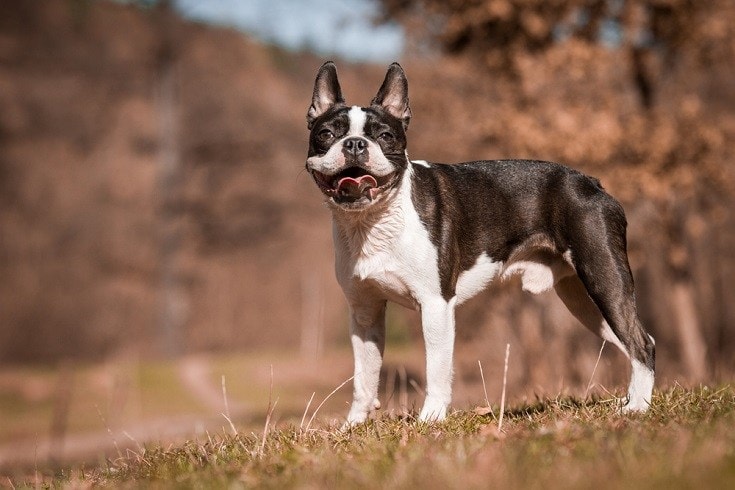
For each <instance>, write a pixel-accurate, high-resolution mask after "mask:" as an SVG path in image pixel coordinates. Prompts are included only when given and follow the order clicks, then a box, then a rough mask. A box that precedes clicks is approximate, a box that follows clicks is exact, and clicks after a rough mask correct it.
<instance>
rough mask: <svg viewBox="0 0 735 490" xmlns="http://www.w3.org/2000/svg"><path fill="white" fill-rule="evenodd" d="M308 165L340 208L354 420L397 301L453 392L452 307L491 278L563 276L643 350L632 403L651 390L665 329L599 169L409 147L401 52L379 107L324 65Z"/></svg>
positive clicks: (587, 311)
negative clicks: (429, 158)
mask: <svg viewBox="0 0 735 490" xmlns="http://www.w3.org/2000/svg"><path fill="white" fill-rule="evenodd" d="M306 118H307V121H308V126H309V129H310V130H311V133H310V136H309V155H308V158H307V160H306V169H307V170H308V172H309V173H310V174H311V175H312V177H313V178H314V181H315V182H316V184H317V186H318V187H319V189H321V191H322V193H324V195H325V196H326V198H327V204H328V205H329V207H330V208H331V210H332V219H333V234H334V245H335V253H336V274H337V280H338V281H339V283H340V285H341V287H342V289H343V291H344V294H345V296H346V298H347V301H348V303H349V306H350V315H351V325H350V332H351V336H352V347H353V349H354V356H355V377H354V397H353V401H352V407H351V409H350V412H349V415H348V416H347V422H348V423H349V424H354V423H359V422H362V421H364V420H365V419H366V418H367V416H368V414H369V413H370V411H371V410H373V409H376V408H379V407H380V402H379V401H378V398H377V395H378V380H379V374H380V366H381V363H382V356H383V348H384V345H385V308H386V302H387V301H394V302H396V303H398V304H401V305H404V306H406V307H408V308H412V309H418V310H419V311H420V312H421V321H422V328H423V334H424V340H425V343H426V384H427V387H426V400H425V402H424V406H423V408H422V409H421V414H420V419H421V420H441V419H443V418H444V417H445V415H446V412H447V407H448V405H449V403H450V401H451V397H452V356H453V349H454V310H455V308H456V307H457V305H459V304H461V303H462V302H464V301H466V300H467V299H469V298H471V297H472V296H474V295H475V294H477V293H478V292H480V291H481V290H482V289H484V288H485V287H486V286H487V285H488V284H489V283H490V282H491V281H493V279H496V278H499V277H500V278H503V277H508V276H511V275H514V274H518V275H520V276H521V280H522V284H523V289H524V290H526V291H530V292H532V293H540V292H542V291H546V290H548V289H550V288H552V287H553V288H554V289H555V291H556V293H557V294H558V295H559V297H560V298H561V300H562V301H563V302H564V304H565V305H566V306H567V307H568V308H569V310H570V311H571V312H572V314H574V316H575V317H576V318H578V319H579V321H580V322H582V324H583V325H585V326H586V327H587V328H588V329H590V330H592V331H593V332H594V333H596V334H597V335H599V336H600V337H601V338H603V339H605V340H607V341H608V342H611V343H613V344H615V345H616V346H618V347H619V348H620V350H622V351H623V352H624V353H625V355H626V356H628V358H629V359H630V363H631V370H632V373H631V379H630V385H629V387H628V397H627V403H626V404H625V406H624V407H623V409H624V410H625V411H645V410H646V409H647V408H648V406H649V404H650V402H651V392H652V389H653V378H654V341H653V338H652V337H651V336H649V335H648V334H647V333H646V332H645V330H644V329H643V327H642V326H641V323H640V321H639V320H638V317H637V314H636V305H635V299H634V293H633V278H632V275H631V271H630V267H629V265H628V258H627V253H626V237H625V228H626V220H625V215H624V212H623V209H622V207H621V206H620V204H619V203H618V202H617V201H616V200H615V199H614V198H612V197H611V196H610V195H609V194H607V193H606V192H605V191H604V190H603V188H602V186H601V185H600V183H599V181H598V180H596V179H593V178H591V177H587V176H585V175H583V174H581V173H579V172H577V171H575V170H572V169H570V168H567V167H564V166H562V165H558V164H555V163H549V162H541V161H531V160H494V161H477V162H469V163H460V164H456V165H444V164H437V163H428V162H426V161H422V160H414V161H411V160H409V159H408V154H407V152H406V129H407V128H408V123H409V121H410V119H411V110H410V109H409V106H408V83H407V81H406V76H405V74H404V72H403V69H402V68H401V67H400V65H398V64H397V63H394V64H392V65H391V66H390V68H389V69H388V73H387V74H386V77H385V81H384V82H383V85H382V86H381V87H380V90H378V93H377V95H376V96H375V98H374V99H373V100H372V102H371V104H370V106H369V107H359V106H348V105H346V104H345V101H344V98H343V97H342V91H341V88H340V85H339V81H338V80H337V70H336V68H335V65H334V63H332V62H327V63H325V64H324V65H322V67H321V68H320V69H319V73H318V75H317V77H316V83H315V86H314V95H313V99H312V103H311V107H309V111H308V113H307V116H306Z"/></svg>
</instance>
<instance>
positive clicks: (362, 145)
mask: <svg viewBox="0 0 735 490" xmlns="http://www.w3.org/2000/svg"><path fill="white" fill-rule="evenodd" d="M342 147H343V148H344V149H345V151H346V152H347V153H350V154H352V155H355V156H357V155H359V154H360V153H362V152H364V151H365V149H366V148H367V141H366V140H365V138H347V139H346V140H345V141H344V143H342Z"/></svg>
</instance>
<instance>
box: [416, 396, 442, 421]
mask: <svg viewBox="0 0 735 490" xmlns="http://www.w3.org/2000/svg"><path fill="white" fill-rule="evenodd" d="M448 405H449V404H448V403H444V402H442V401H439V400H436V399H432V398H427V399H426V401H425V402H424V407H423V408H422V409H421V413H420V414H419V420H421V421H422V422H440V421H442V420H444V418H446V416H447V406H448Z"/></svg>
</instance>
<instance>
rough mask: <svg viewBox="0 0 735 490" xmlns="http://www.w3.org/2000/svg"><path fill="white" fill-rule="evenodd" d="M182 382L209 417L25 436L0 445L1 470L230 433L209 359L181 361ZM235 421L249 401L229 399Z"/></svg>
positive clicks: (118, 454) (112, 455)
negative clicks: (31, 437) (86, 431)
mask: <svg viewBox="0 0 735 490" xmlns="http://www.w3.org/2000/svg"><path fill="white" fill-rule="evenodd" d="M177 371H178V378H179V380H180V382H181V384H182V386H183V387H184V388H185V389H186V390H188V391H189V392H190V393H191V394H192V395H193V396H194V397H195V398H197V399H198V400H199V401H200V403H201V404H202V405H203V406H204V407H206V409H207V411H208V412H211V414H212V415H209V416H193V415H187V416H172V417H161V418H157V419H153V420H141V421H138V422H136V423H135V424H132V425H126V426H125V427H120V428H116V429H107V430H101V431H96V432H91V433H87V434H69V435H67V436H65V437H64V438H63V440H59V439H54V438H52V437H49V436H45V437H37V438H33V439H24V440H19V441H14V442H11V443H5V444H2V445H0V471H5V470H8V469H14V468H26V469H33V468H36V467H37V468H43V467H47V466H49V465H50V466H56V465H65V464H70V463H78V462H82V461H84V462H89V463H92V464H93V463H98V462H99V461H100V460H101V458H110V459H113V460H114V459H115V458H118V457H121V456H126V455H129V454H130V453H129V452H130V451H134V452H137V453H140V452H141V450H142V448H143V446H144V445H145V444H149V443H156V442H163V441H165V442H166V443H170V442H172V441H175V440H179V439H181V440H183V439H186V438H191V437H192V436H196V435H199V434H201V435H204V434H205V433H206V432H207V431H209V432H210V433H213V432H218V431H222V430H224V431H226V432H231V428H230V424H229V422H228V421H227V420H226V419H225V417H224V416H223V415H222V414H223V413H225V411H226V410H225V402H224V397H223V392H222V386H221V384H219V385H217V384H215V383H212V381H211V380H212V379H213V376H212V374H211V369H210V362H209V360H208V359H206V358H204V357H188V358H184V359H182V360H181V361H180V362H179V363H178V365H177ZM228 405H229V407H228V408H229V416H230V419H231V420H238V421H242V420H243V419H245V418H246V415H247V407H246V405H245V404H244V403H233V401H232V400H231V399H229V400H228Z"/></svg>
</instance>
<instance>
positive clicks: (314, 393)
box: [299, 391, 316, 432]
mask: <svg viewBox="0 0 735 490" xmlns="http://www.w3.org/2000/svg"><path fill="white" fill-rule="evenodd" d="M315 395H316V391H314V392H313V393H312V394H311V398H309V403H307V404H306V409H305V410H304V415H303V416H302V417H301V423H300V424H299V432H303V430H304V421H305V420H306V414H307V413H309V407H310V406H311V402H312V401H314V396H315Z"/></svg>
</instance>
